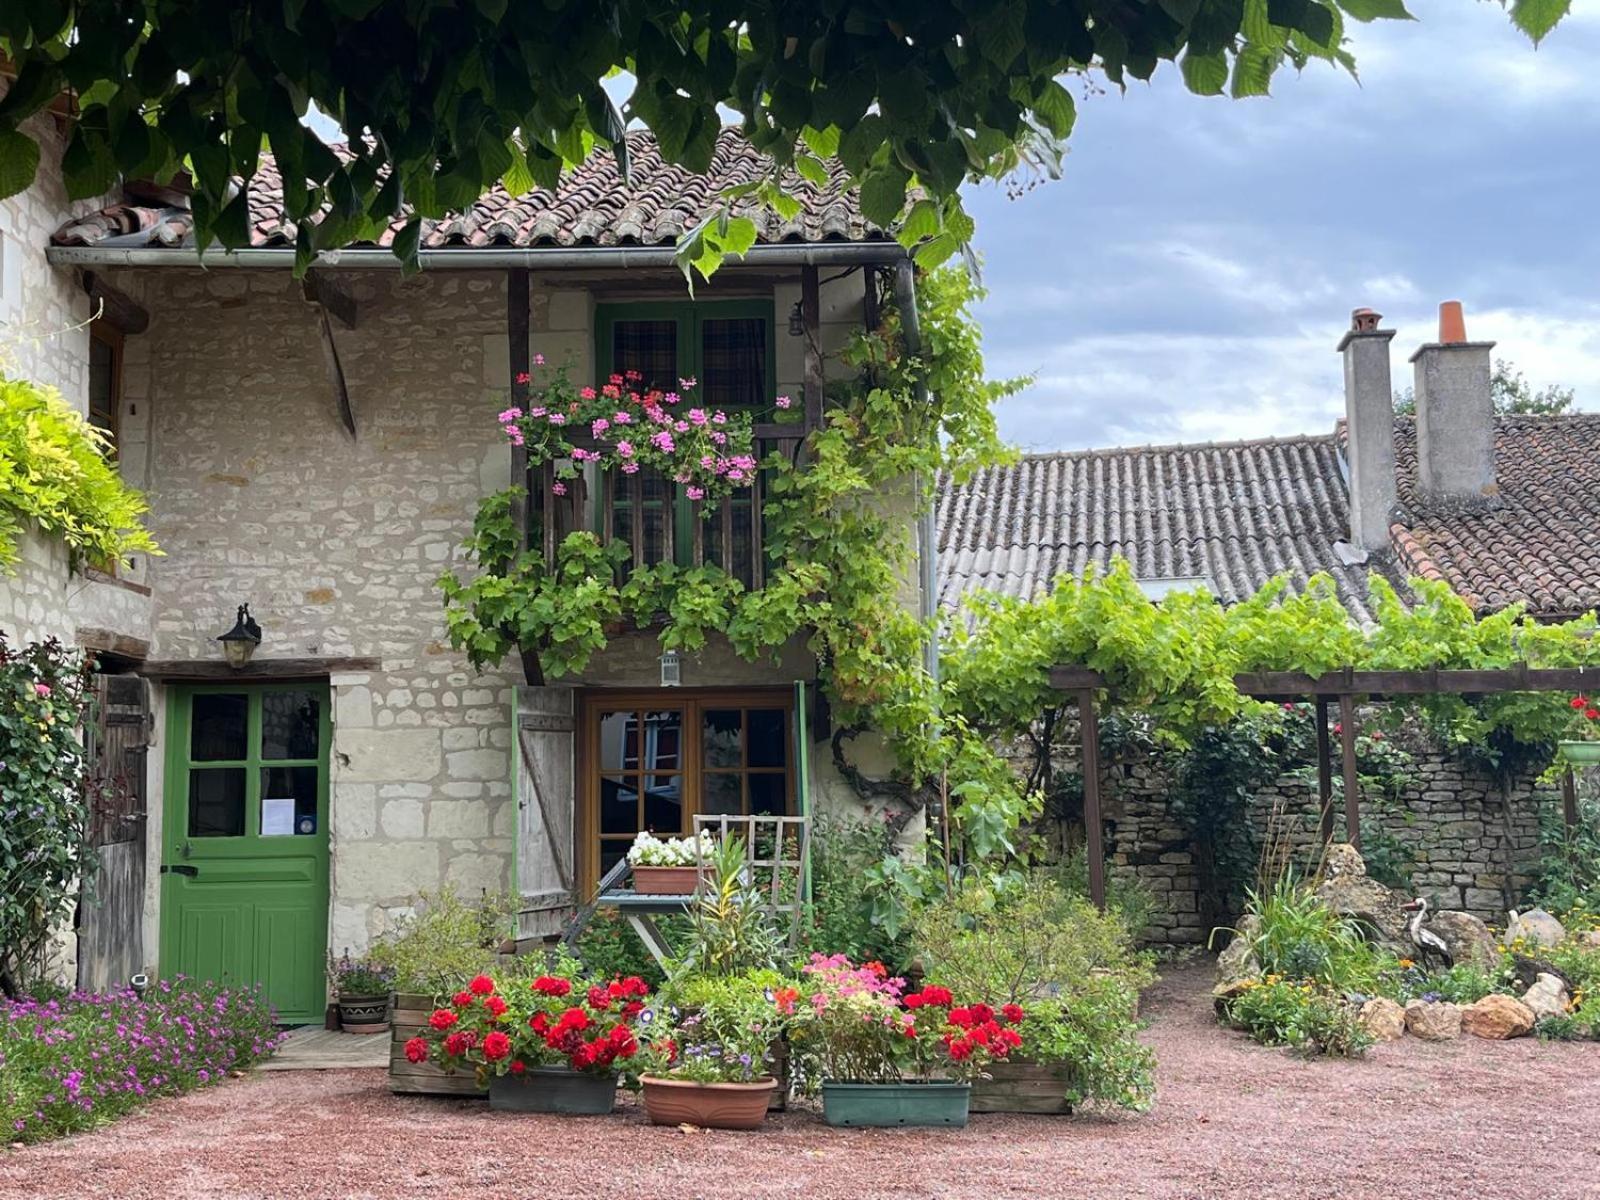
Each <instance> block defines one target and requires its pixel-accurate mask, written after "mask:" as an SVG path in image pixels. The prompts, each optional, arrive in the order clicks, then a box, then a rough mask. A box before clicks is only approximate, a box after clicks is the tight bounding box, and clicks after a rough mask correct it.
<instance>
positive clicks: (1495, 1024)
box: [1461, 993, 1533, 1042]
mask: <svg viewBox="0 0 1600 1200" xmlns="http://www.w3.org/2000/svg"><path fill="white" fill-rule="evenodd" d="M1532 1031H1533V1010H1532V1009H1531V1008H1529V1007H1528V1006H1527V1005H1526V1004H1524V1003H1522V1001H1520V1000H1518V999H1516V998H1515V997H1513V996H1502V995H1500V994H1499V993H1495V994H1493V995H1489V996H1485V997H1483V998H1482V999H1481V1000H1478V1001H1477V1002H1475V1003H1473V1004H1469V1005H1467V1007H1466V1008H1464V1009H1462V1010H1461V1032H1462V1033H1470V1034H1472V1036H1473V1037H1481V1038H1489V1039H1491V1040H1493V1041H1497V1042H1498V1041H1504V1040H1505V1039H1507V1038H1514V1037H1521V1036H1522V1035H1523V1034H1525V1033H1531V1032H1532Z"/></svg>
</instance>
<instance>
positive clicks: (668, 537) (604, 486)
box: [527, 425, 805, 590]
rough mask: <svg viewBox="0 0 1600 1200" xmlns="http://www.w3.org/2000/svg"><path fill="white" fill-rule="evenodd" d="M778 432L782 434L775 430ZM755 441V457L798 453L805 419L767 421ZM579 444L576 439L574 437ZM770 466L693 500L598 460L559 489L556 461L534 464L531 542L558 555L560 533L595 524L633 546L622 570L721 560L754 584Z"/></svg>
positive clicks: (550, 556) (760, 575)
mask: <svg viewBox="0 0 1600 1200" xmlns="http://www.w3.org/2000/svg"><path fill="white" fill-rule="evenodd" d="M774 431H777V432H778V434H779V435H778V436H770V434H771V433H772V432H774ZM761 433H762V434H764V435H769V436H760V437H758V438H757V440H756V446H755V456H756V458H757V460H758V461H760V460H762V459H764V458H765V457H766V456H767V455H768V454H770V453H772V452H773V451H774V450H776V451H777V452H778V453H780V454H782V455H784V456H785V457H787V458H789V459H790V460H791V461H792V460H793V458H794V456H795V454H797V453H798V451H799V448H800V444H801V441H802V440H803V437H804V433H805V430H804V427H803V426H801V425H779V426H769V427H764V428H763V429H762V430H761ZM574 442H575V444H577V440H576V439H574ZM764 475H765V473H764V472H762V473H758V475H757V478H756V479H755V481H754V482H753V483H752V484H751V486H749V487H747V488H742V489H740V490H738V491H736V492H734V493H733V494H732V495H731V496H726V497H723V498H722V499H721V500H718V501H715V502H712V503H707V502H705V501H700V500H690V499H688V498H687V497H686V496H685V495H684V489H683V488H682V487H681V486H680V485H678V484H676V483H674V482H673V481H672V480H670V479H667V478H665V477H663V476H661V475H660V474H658V473H656V472H653V471H648V470H642V471H638V472H635V473H634V474H632V475H626V474H623V473H622V471H621V470H619V469H616V468H612V469H610V470H606V471H598V470H596V469H595V468H593V467H590V468H588V469H587V470H585V471H583V472H582V473H580V475H579V477H578V478H576V479H569V480H566V481H565V482H564V484H563V486H564V488H565V492H564V494H558V493H557V492H556V485H557V483H558V480H557V478H556V471H555V467H554V465H553V464H545V465H544V466H543V467H541V468H533V469H531V470H530V471H529V475H528V480H527V488H528V506H527V513H528V538H529V545H530V546H532V545H542V547H543V550H544V554H545V558H546V559H547V560H550V561H553V560H554V558H555V552H556V547H557V546H558V545H559V544H560V542H561V539H563V538H564V537H566V536H567V534H569V533H572V532H574V531H576V530H591V531H593V532H595V533H597V534H599V535H600V539H601V541H602V542H603V543H604V544H606V545H610V544H612V543H614V542H621V543H623V544H624V545H626V546H627V547H628V548H629V552H630V558H629V559H628V560H626V562H625V565H624V568H623V571H622V575H623V577H624V578H626V576H627V575H628V574H630V573H631V572H632V571H633V570H635V569H636V568H639V567H643V566H654V565H655V564H657V563H662V562H676V563H679V564H680V565H683V566H701V565H704V564H707V563H709V564H712V565H715V566H719V567H722V568H723V569H724V570H726V571H728V572H729V573H730V574H732V575H733V576H735V577H736V578H737V579H739V581H740V582H741V583H743V584H744V585H745V587H746V588H749V589H751V590H754V589H757V588H760V587H762V586H763V585H764V582H765V574H766V553H765V549H764V547H765V527H764V526H765V522H764V518H763V512H762V509H763V505H764V502H765V498H766V480H765V478H764Z"/></svg>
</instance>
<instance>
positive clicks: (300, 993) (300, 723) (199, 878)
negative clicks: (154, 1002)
mask: <svg viewBox="0 0 1600 1200" xmlns="http://www.w3.org/2000/svg"><path fill="white" fill-rule="evenodd" d="M328 708H329V696H328V689H327V687H326V686H325V685H322V684H305V683H298V684H273V685H261V686H254V687H251V686H240V685H229V684H217V685H207V686H203V687H202V686H195V687H183V688H175V689H174V690H173V692H172V697H171V706H170V710H169V712H170V716H169V721H168V736H167V784H166V796H165V805H164V810H163V811H164V834H163V837H162V852H163V857H162V876H161V970H162V973H163V974H165V975H168V976H173V975H187V976H190V977H191V978H196V979H212V980H217V981H220V982H227V983H230V984H234V985H252V984H259V985H260V986H261V987H262V988H263V989H264V990H265V992H266V994H267V996H268V997H269V998H270V999H271V1001H272V1003H273V1006H274V1007H275V1008H276V1009H277V1010H278V1018H279V1020H281V1021H284V1022H306V1021H316V1020H319V1019H320V1018H321V1016H322V1013H323V1008H324V1006H325V1003H326V995H327V990H326V982H325V976H324V965H325V962H326V958H327V927H328V743H329V735H330V731H331V724H330V719H329V712H328Z"/></svg>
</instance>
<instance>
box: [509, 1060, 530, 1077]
mask: <svg viewBox="0 0 1600 1200" xmlns="http://www.w3.org/2000/svg"><path fill="white" fill-rule="evenodd" d="M527 1069H528V1064H527V1063H525V1062H523V1061H522V1060H521V1059H520V1058H516V1059H512V1060H511V1073H512V1074H513V1075H521V1074H522V1073H523V1072H524V1071H526V1070H527Z"/></svg>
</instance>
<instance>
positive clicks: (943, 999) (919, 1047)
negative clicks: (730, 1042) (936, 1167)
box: [794, 954, 1025, 1126]
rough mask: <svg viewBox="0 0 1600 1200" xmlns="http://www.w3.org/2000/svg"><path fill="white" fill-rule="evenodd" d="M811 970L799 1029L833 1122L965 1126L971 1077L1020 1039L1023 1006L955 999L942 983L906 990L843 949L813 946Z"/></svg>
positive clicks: (798, 1010) (807, 971) (824, 1107)
mask: <svg viewBox="0 0 1600 1200" xmlns="http://www.w3.org/2000/svg"><path fill="white" fill-rule="evenodd" d="M803 974H804V975H805V984H804V987H803V991H804V1002H802V1003H800V1004H797V1006H796V1015H797V1017H798V1018H799V1020H798V1021H797V1024H796V1026H795V1035H794V1037H795V1040H796V1041H797V1042H798V1043H799V1045H800V1046H801V1047H802V1049H803V1052H804V1054H805V1055H806V1059H807V1063H808V1065H809V1066H811V1067H812V1069H813V1072H814V1073H815V1074H816V1075H818V1076H819V1077H820V1078H821V1081H822V1114H823V1117H824V1119H825V1120H826V1121H827V1122H828V1124H830V1125H878V1126H895V1125H956V1126H961V1125H965V1124H966V1123H967V1112H968V1105H969V1103H970V1100H971V1095H972V1082H971V1081H972V1079H973V1077H974V1076H975V1075H977V1074H979V1073H980V1072H981V1071H982V1070H983V1068H984V1067H985V1066H987V1065H988V1064H989V1063H990V1062H993V1061H996V1060H1003V1059H1005V1058H1007V1057H1009V1056H1010V1055H1011V1053H1012V1052H1013V1051H1015V1050H1018V1049H1020V1048H1021V1046H1022V1035H1021V1034H1020V1033H1019V1032H1018V1030H1017V1026H1018V1025H1019V1024H1020V1023H1021V1021H1022V1020H1023V1018H1024V1016H1025V1014H1024V1012H1023V1010H1022V1009H1021V1008H1020V1007H1019V1006H1016V1005H1009V1006H1007V1008H1006V1009H1005V1010H1004V1011H997V1010H995V1009H992V1008H990V1007H989V1006H988V1005H985V1004H957V1003H956V998H955V997H954V995H952V993H951V992H950V990H949V989H948V988H944V987H940V986H938V985H937V984H928V985H925V986H924V987H922V988H921V989H919V990H918V991H915V992H909V993H907V992H905V981H904V980H903V979H899V978H897V977H893V976H890V975H889V974H888V972H887V971H886V970H884V968H883V966H882V965H881V964H879V963H867V964H865V965H863V966H856V965H855V964H853V963H852V962H851V961H850V960H849V959H847V958H845V957H844V955H842V954H836V955H833V956H831V957H826V956H823V955H821V954H813V955H812V956H811V962H810V963H808V964H807V965H806V967H805V968H804V971H803Z"/></svg>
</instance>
